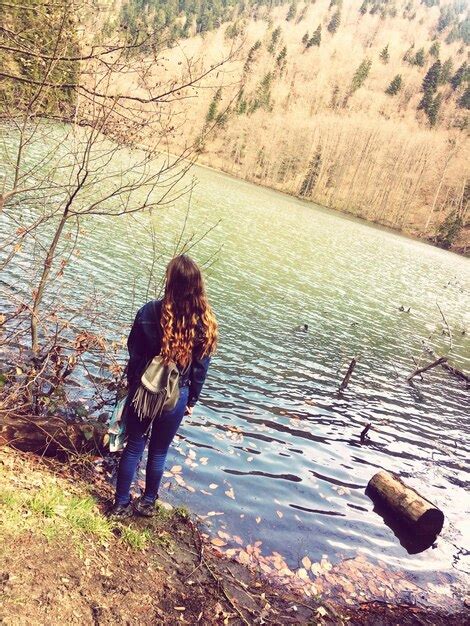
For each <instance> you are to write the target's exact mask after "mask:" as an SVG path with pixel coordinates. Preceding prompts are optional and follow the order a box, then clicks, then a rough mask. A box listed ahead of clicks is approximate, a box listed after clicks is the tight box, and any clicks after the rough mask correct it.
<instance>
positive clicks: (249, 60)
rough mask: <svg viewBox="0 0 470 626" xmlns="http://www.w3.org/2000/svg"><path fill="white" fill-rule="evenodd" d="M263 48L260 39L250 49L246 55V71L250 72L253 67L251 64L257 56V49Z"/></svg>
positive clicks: (244, 69) (244, 68)
mask: <svg viewBox="0 0 470 626" xmlns="http://www.w3.org/2000/svg"><path fill="white" fill-rule="evenodd" d="M260 48H261V41H260V40H259V39H258V41H256V42H255V43H254V44H253V45H252V46H251V48H250V50H249V51H248V55H247V57H246V61H245V65H244V66H243V71H244V72H249V71H250V69H251V65H252V63H253V61H254V58H255V54H256V51H257V50H259V49H260Z"/></svg>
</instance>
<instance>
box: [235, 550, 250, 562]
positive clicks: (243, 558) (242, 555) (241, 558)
mask: <svg viewBox="0 0 470 626" xmlns="http://www.w3.org/2000/svg"><path fill="white" fill-rule="evenodd" d="M238 560H239V561H240V563H242V564H243V565H249V564H250V562H251V560H250V557H249V555H248V554H247V553H246V552H245V551H244V550H240V554H239V555H238Z"/></svg>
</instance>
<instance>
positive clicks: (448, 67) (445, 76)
mask: <svg viewBox="0 0 470 626" xmlns="http://www.w3.org/2000/svg"><path fill="white" fill-rule="evenodd" d="M453 70H454V64H453V62H452V59H451V58H448V59H447V60H446V61H444V63H443V65H442V69H441V75H440V76H439V84H440V85H445V84H446V83H448V82H449V81H450V79H451V76H452V72H453Z"/></svg>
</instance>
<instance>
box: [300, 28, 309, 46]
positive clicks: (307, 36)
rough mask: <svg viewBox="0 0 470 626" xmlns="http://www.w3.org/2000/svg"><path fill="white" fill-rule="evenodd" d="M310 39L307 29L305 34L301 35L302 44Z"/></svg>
mask: <svg viewBox="0 0 470 626" xmlns="http://www.w3.org/2000/svg"><path fill="white" fill-rule="evenodd" d="M309 39H310V37H309V34H308V31H307V32H306V33H305V35H304V36H303V37H302V43H303V44H304V46H306V45H307V43H308V40H309Z"/></svg>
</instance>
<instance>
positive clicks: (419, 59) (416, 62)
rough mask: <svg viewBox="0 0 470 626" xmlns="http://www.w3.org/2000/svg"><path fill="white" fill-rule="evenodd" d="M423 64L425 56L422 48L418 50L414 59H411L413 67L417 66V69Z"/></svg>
mask: <svg viewBox="0 0 470 626" xmlns="http://www.w3.org/2000/svg"><path fill="white" fill-rule="evenodd" d="M425 62H426V54H425V52H424V48H420V49H419V50H418V52H417V53H416V54H415V58H414V59H413V65H419V67H424V64H425Z"/></svg>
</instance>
